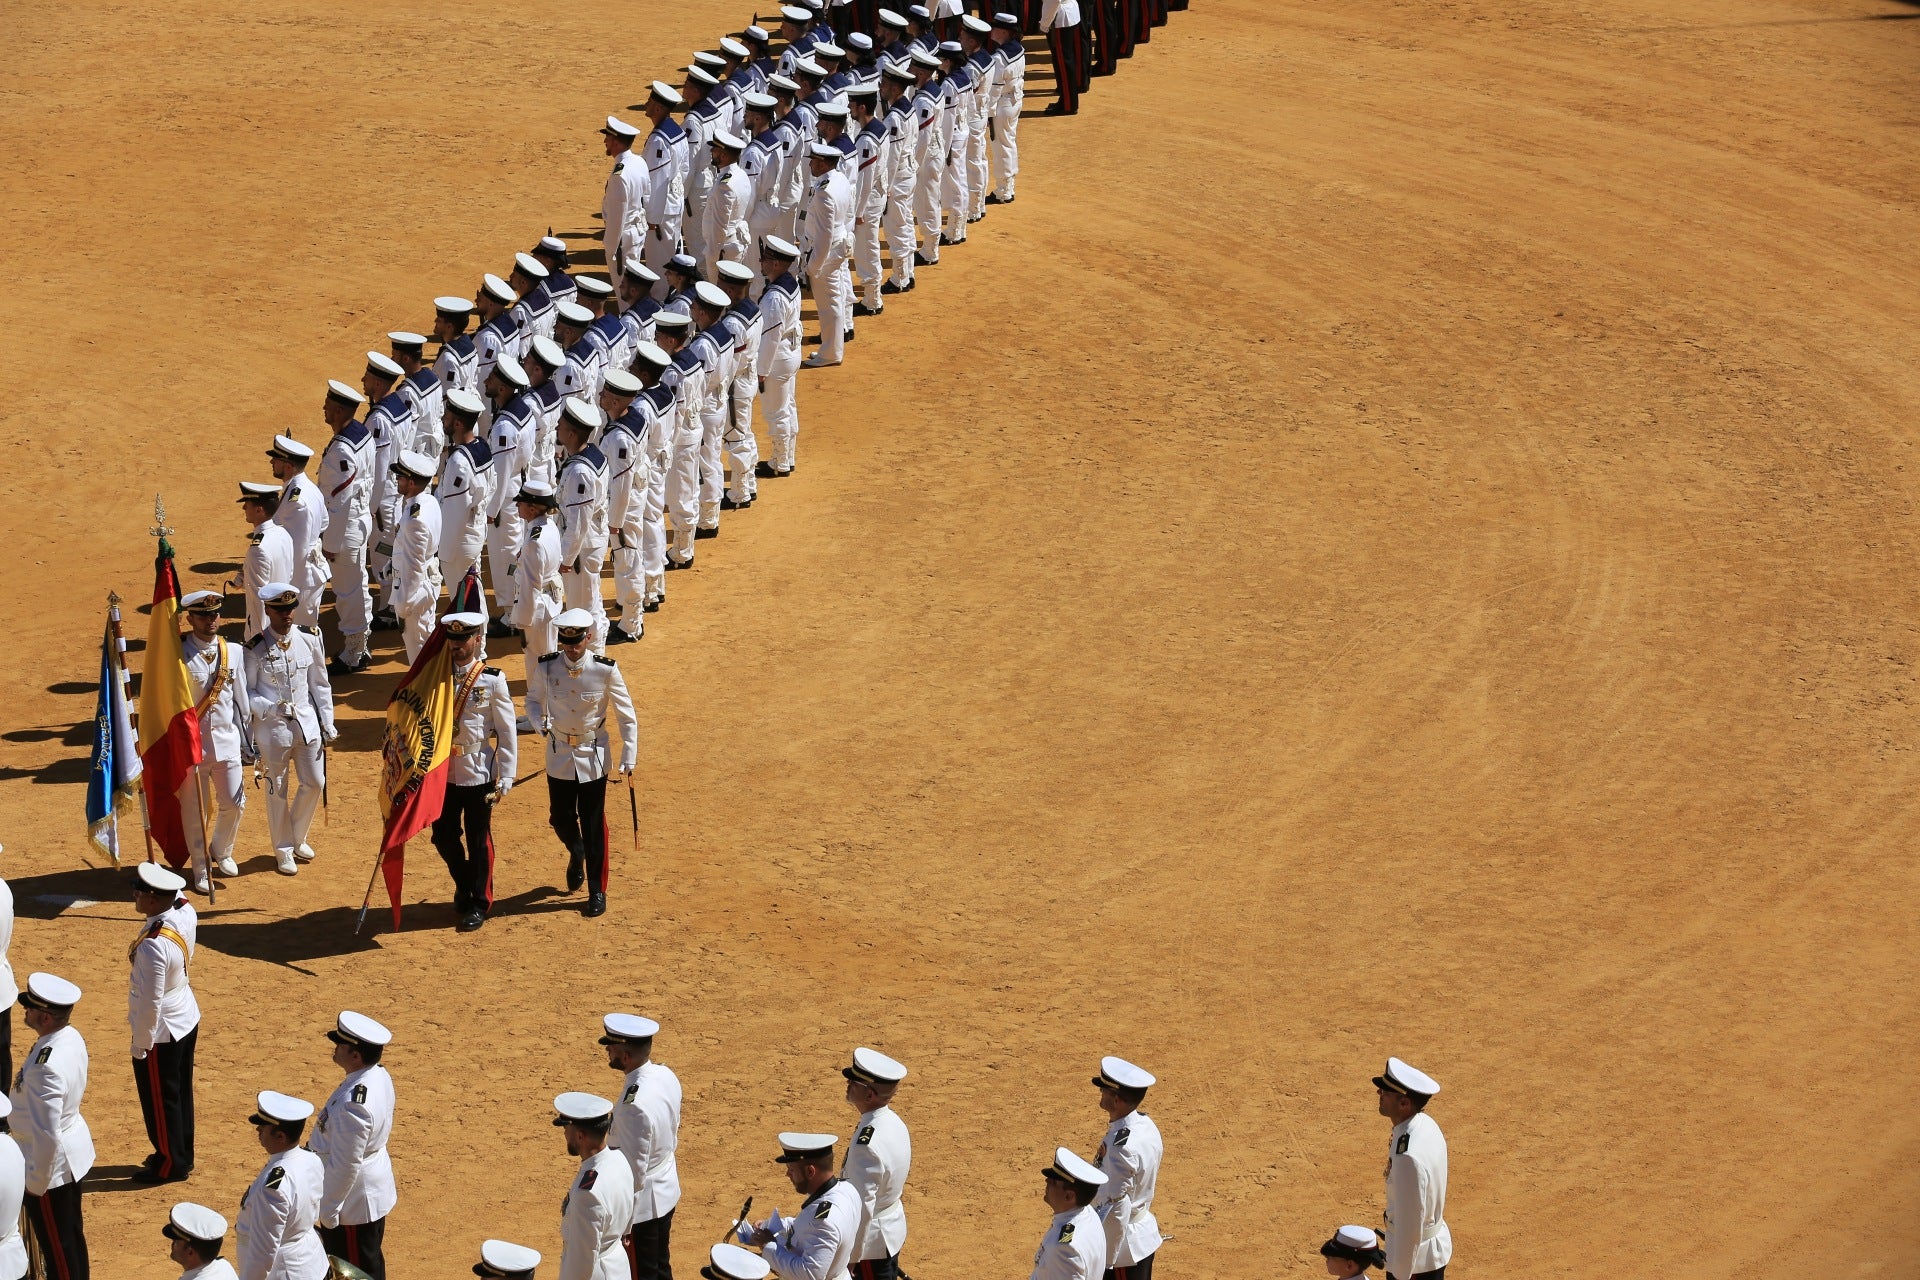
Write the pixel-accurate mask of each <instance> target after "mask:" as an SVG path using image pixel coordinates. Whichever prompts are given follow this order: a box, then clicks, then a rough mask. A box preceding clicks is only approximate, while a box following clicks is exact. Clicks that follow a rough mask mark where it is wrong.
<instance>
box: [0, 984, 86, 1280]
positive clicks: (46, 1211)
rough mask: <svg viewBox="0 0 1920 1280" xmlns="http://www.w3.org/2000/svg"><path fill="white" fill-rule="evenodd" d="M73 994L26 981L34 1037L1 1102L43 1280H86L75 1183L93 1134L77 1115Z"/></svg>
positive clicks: (81, 1080)
mask: <svg viewBox="0 0 1920 1280" xmlns="http://www.w3.org/2000/svg"><path fill="white" fill-rule="evenodd" d="M80 994H81V993H80V988H79V987H76V986H74V985H73V984H72V983H71V982H68V981H67V980H66V979H65V978H61V977H56V976H55V975H53V974H51V973H31V974H28V975H27V986H26V990H24V991H22V992H21V993H20V1006H21V1010H22V1013H21V1017H22V1018H23V1019H24V1020H25V1022H26V1024H27V1029H28V1030H29V1031H31V1032H33V1033H34V1035H35V1036H37V1037H38V1039H36V1040H35V1041H34V1042H33V1045H32V1046H31V1047H30V1048H29V1049H28V1050H27V1056H26V1057H25V1058H24V1059H23V1060H22V1062H21V1066H20V1071H19V1074H18V1075H16V1076H15V1077H14V1080H13V1090H12V1092H11V1093H10V1094H9V1095H8V1102H9V1103H11V1104H12V1108H13V1110H12V1113H11V1115H10V1117H9V1119H10V1121H11V1124H12V1131H13V1133H14V1136H15V1138H16V1140H17V1141H18V1142H19V1144H20V1154H21V1156H22V1157H23V1158H24V1159H25V1161H26V1183H25V1191H24V1197H23V1204H24V1208H25V1212H26V1215H27V1221H28V1222H29V1223H30V1224H31V1225H32V1227H33V1236H34V1239H35V1241H37V1242H38V1244H39V1246H40V1257H41V1258H42V1259H43V1260H44V1261H45V1263H46V1268H47V1280H87V1278H88V1276H90V1275H91V1274H92V1271H91V1268H90V1265H89V1263H88V1258H87V1231H86V1224H85V1221H84V1214H83V1212H82V1208H81V1182H82V1181H83V1180H84V1179H85V1178H86V1176H87V1174H88V1173H90V1172H91V1171H92V1169H93V1134H92V1133H91V1132H90V1131H89V1130H88V1129H87V1122H86V1120H85V1119H84V1118H83V1117H82V1116H81V1115H80V1103H81V1101H82V1100H83V1099H84V1098H85V1097H86V1093H87V1042H86V1041H85V1040H84V1039H82V1038H81V1035H80V1032H79V1031H78V1030H77V1029H76V1028H74V1027H73V1026H71V1025H70V1024H69V1021H68V1020H69V1019H70V1018H72V1016H73V1006H75V1005H76V1004H79V1003H80Z"/></svg>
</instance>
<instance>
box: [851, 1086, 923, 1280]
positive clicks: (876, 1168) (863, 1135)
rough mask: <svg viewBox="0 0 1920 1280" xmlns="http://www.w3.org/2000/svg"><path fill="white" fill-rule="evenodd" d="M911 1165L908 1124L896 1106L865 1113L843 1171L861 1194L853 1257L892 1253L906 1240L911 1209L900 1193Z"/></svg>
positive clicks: (862, 1258) (869, 1258) (866, 1258)
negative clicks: (907, 1208)
mask: <svg viewBox="0 0 1920 1280" xmlns="http://www.w3.org/2000/svg"><path fill="white" fill-rule="evenodd" d="M912 1163H913V1144H912V1143H911V1142H910V1141H908V1139H907V1125H906V1122H905V1121H903V1120H902V1119H901V1118H900V1117H899V1116H898V1115H896V1114H894V1110H893V1108H892V1107H877V1108H875V1109H874V1110H872V1111H866V1112H862V1113H861V1116H860V1120H859V1123H858V1124H856V1125H855V1126H854V1130H853V1141H852V1142H850V1143H849V1144H848V1145H847V1162H846V1164H845V1165H843V1166H842V1167H841V1172H840V1176H841V1177H843V1178H845V1179H846V1180H847V1185H848V1186H850V1187H852V1188H853V1189H854V1190H855V1191H857V1192H858V1193H859V1194H860V1206H861V1211H862V1217H861V1226H860V1239H859V1240H858V1242H856V1243H855V1244H854V1246H853V1257H852V1259H851V1260H852V1261H854V1262H870V1261H872V1260H874V1259H876V1258H891V1257H894V1256H895V1255H897V1254H898V1253H899V1252H900V1246H902V1245H904V1244H905V1243H906V1242H907V1211H906V1210H905V1209H903V1208H901V1207H900V1193H901V1192H903V1191H905V1190H906V1189H907V1169H908V1167H909V1166H911V1165H912Z"/></svg>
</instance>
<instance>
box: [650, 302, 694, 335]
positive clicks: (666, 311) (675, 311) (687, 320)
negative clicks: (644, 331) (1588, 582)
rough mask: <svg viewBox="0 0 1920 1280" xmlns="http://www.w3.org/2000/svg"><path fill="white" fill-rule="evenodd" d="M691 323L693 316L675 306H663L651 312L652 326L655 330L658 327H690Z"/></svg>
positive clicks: (658, 328)
mask: <svg viewBox="0 0 1920 1280" xmlns="http://www.w3.org/2000/svg"><path fill="white" fill-rule="evenodd" d="M692 324H693V317H692V316H690V315H688V314H687V313H686V312H684V311H682V310H680V308H679V307H677V306H674V307H663V308H662V309H660V310H659V311H656V312H654V313H653V327H654V329H655V330H656V331H657V330H660V329H686V328H690V327H691V326H692Z"/></svg>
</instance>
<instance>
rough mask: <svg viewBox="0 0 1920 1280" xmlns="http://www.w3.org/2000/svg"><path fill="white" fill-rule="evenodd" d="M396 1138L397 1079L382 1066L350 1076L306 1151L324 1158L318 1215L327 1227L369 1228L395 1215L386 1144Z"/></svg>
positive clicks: (330, 1103)
mask: <svg viewBox="0 0 1920 1280" xmlns="http://www.w3.org/2000/svg"><path fill="white" fill-rule="evenodd" d="M392 1135H393V1077H392V1076H390V1075H388V1074H387V1069H386V1068H385V1067H383V1066H381V1065H380V1064H379V1063H377V1062H376V1063H374V1064H373V1065H372V1066H370V1067H362V1068H361V1069H360V1070H358V1071H350V1072H348V1073H347V1076H346V1078H345V1079H343V1080H342V1081H341V1082H340V1083H339V1085H338V1086H337V1087H336V1088H335V1089H334V1091H333V1094H332V1096H331V1097H329V1098H328V1099H327V1104H326V1105H325V1106H324V1107H321V1108H320V1114H319V1115H318V1116H316V1117H315V1118H314V1122H313V1133H312V1136H311V1137H309V1138H308V1139H307V1149H308V1150H309V1151H311V1152H313V1154H315V1155H316V1156H319V1157H320V1164H321V1190H320V1203H319V1206H318V1208H317V1209H316V1211H315V1212H316V1217H317V1218H318V1221H319V1223H320V1225H321V1226H323V1227H337V1226H340V1225H341V1224H343V1223H344V1224H346V1225H348V1226H355V1227H360V1226H365V1225H366V1224H367V1223H369V1222H376V1221H378V1220H379V1219H381V1218H384V1217H386V1216H387V1214H389V1213H391V1212H392V1211H393V1206H394V1205H395V1204H396V1203H397V1202H398V1201H399V1199H400V1196H399V1192H398V1191H396V1190H395V1188H394V1185H393V1161H392V1160H391V1159H390V1158H389V1157H388V1156H387V1140H388V1139H389V1138H390V1137H391V1136H392Z"/></svg>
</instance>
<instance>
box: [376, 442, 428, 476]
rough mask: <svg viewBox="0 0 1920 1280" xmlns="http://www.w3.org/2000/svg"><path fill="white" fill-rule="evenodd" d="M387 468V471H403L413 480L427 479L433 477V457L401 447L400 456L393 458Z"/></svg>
mask: <svg viewBox="0 0 1920 1280" xmlns="http://www.w3.org/2000/svg"><path fill="white" fill-rule="evenodd" d="M387 469H388V470H389V471H403V472H405V473H406V474H407V475H410V476H412V477H413V478H414V479H415V480H420V481H427V480H431V479H433V459H432V458H429V457H428V456H427V455H426V454H424V453H416V452H415V451H413V450H412V449H402V450H401V451H400V456H399V457H398V458H396V459H394V461H393V465H392V466H390V467H388V468H387Z"/></svg>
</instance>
